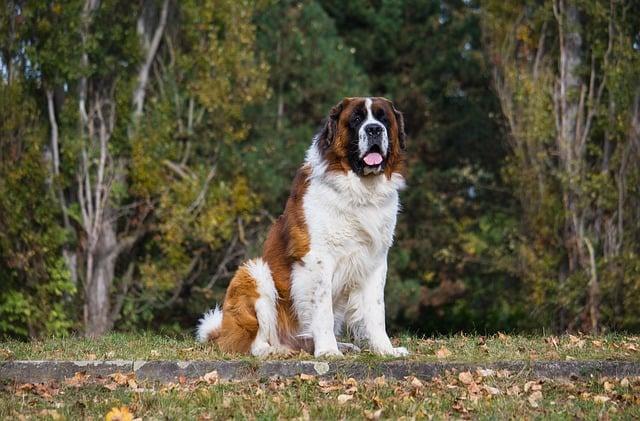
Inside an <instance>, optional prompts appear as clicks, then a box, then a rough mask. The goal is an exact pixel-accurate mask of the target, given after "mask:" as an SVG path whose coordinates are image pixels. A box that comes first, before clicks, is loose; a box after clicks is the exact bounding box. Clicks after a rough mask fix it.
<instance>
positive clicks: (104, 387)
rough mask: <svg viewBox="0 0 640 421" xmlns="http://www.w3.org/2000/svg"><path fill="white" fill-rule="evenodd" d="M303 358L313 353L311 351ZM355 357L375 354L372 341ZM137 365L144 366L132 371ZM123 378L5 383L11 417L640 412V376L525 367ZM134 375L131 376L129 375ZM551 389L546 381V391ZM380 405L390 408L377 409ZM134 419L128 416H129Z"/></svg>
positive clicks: (617, 341)
mask: <svg viewBox="0 0 640 421" xmlns="http://www.w3.org/2000/svg"><path fill="white" fill-rule="evenodd" d="M395 342H396V345H404V346H406V347H408V348H409V350H410V351H411V352H412V355H411V357H410V359H412V360H416V361H459V362H477V363H482V362H492V361H503V360H524V361H531V360H571V359H575V360H593V359H600V360H602V359H609V360H627V361H638V360H640V337H638V336H628V335H627V336H625V335H616V334H610V335H604V336H598V337H591V336H569V335H566V336H560V337H554V336H544V337H542V336H522V335H493V336H488V337H481V336H464V335H455V336H450V337H436V338H423V339H420V338H415V337H402V338H399V339H396V340H395ZM239 358H241V359H244V360H249V361H255V359H254V358H251V357H247V356H234V355H228V354H222V353H220V352H219V351H218V350H217V349H216V348H215V346H213V345H210V344H209V345H201V344H198V343H196V342H195V341H194V340H193V339H192V338H190V337H184V338H175V337H166V336H160V335H155V334H147V333H143V334H139V335H132V334H122V333H113V334H110V335H107V336H105V337H102V338H100V339H86V338H81V337H66V338H51V339H46V340H39V341H31V342H20V341H5V342H0V360H2V359H4V360H7V359H18V360H44V359H56V360H93V359H95V360H103V359H111V360H114V359H142V360H211V359H239ZM293 358H297V359H309V358H311V357H310V356H309V355H303V354H301V355H297V356H295V357H293ZM347 358H349V359H352V360H358V361H369V362H372V363H375V362H376V361H379V357H375V356H372V355H371V354H368V353H366V352H365V353H362V354H359V355H350V356H348V357H347ZM129 376H132V374H130V375H129ZM129 378H130V379H131V380H133V381H126V380H125V381H117V380H115V378H105V379H84V378H80V379H79V380H78V379H76V381H71V382H63V383H48V384H40V385H33V384H12V383H4V384H2V383H0V419H21V417H24V418H26V419H70V420H75V419H104V417H105V415H106V414H107V413H109V412H110V411H111V410H112V409H113V408H121V407H126V408H127V410H128V411H129V412H130V413H131V414H132V417H142V418H143V419H194V420H207V419H224V418H242V419H247V418H248V419H279V418H302V419H364V418H367V417H369V418H375V417H376V416H379V415H381V416H382V418H388V419H396V418H400V417H403V416H404V417H409V418H411V417H416V418H420V419H422V418H430V417H434V418H436V419H442V418H467V417H471V418H476V419H507V418H515V419H520V418H545V419H547V418H551V419H574V418H575V417H576V416H577V417H578V418H588V419H595V418H607V417H608V418H612V419H638V418H640V378H629V379H606V378H590V379H586V380H584V379H583V380H576V381H568V380H564V381H560V380H544V381H535V382H533V381H532V380H536V379H531V378H528V377H527V375H526V374H522V373H507V372H500V373H486V372H477V373H468V374H465V375H463V376H462V377H461V375H460V373H447V374H446V375H445V376H443V377H439V378H435V379H433V380H430V381H422V382H418V381H416V380H415V379H413V378H407V379H404V380H399V381H391V380H381V379H379V380H378V381H366V382H356V381H354V380H348V379H335V380H332V381H320V380H318V379H316V378H312V377H310V378H300V377H297V378H293V379H284V380H274V379H271V380H265V381H244V382H222V381H221V382H214V384H210V383H211V382H207V381H204V380H203V379H201V380H199V381H193V382H187V381H185V382H184V383H182V384H170V385H161V384H153V383H148V384H138V383H136V382H135V379H133V378H132V377H129ZM120 380H122V379H120ZM537 392H539V393H537ZM377 411H379V412H377ZM122 419H128V418H126V417H125V418H122Z"/></svg>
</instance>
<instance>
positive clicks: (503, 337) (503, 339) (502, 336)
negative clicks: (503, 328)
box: [498, 332, 509, 342]
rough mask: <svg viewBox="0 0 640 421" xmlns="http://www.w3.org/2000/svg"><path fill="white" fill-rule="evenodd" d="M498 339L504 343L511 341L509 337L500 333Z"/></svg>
mask: <svg viewBox="0 0 640 421" xmlns="http://www.w3.org/2000/svg"><path fill="white" fill-rule="evenodd" d="M498 339H500V340H501V341H503V342H506V341H507V340H508V339H509V337H508V336H507V335H505V334H504V333H502V332H498Z"/></svg>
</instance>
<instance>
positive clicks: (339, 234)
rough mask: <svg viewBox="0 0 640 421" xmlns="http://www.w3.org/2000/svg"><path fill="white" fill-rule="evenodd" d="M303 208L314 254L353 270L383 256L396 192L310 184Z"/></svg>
mask: <svg viewBox="0 0 640 421" xmlns="http://www.w3.org/2000/svg"><path fill="white" fill-rule="evenodd" d="M354 195H360V196H356V197H354ZM367 195H369V196H367ZM304 207H305V217H306V222H307V227H308V230H309V236H310V240H311V241H310V243H311V251H312V252H313V253H314V254H324V255H330V256H331V257H332V260H333V261H335V263H336V265H337V266H342V267H343V270H344V271H347V272H351V271H354V272H356V273H362V272H366V271H367V270H368V269H370V268H373V267H376V266H377V265H379V264H380V260H381V259H384V258H385V257H386V251H387V250H388V248H389V247H390V246H391V243H392V242H393V232H394V229H395V225H396V217H397V212H398V194H397V191H395V190H389V191H383V192H379V191H375V190H373V191H355V192H354V191H349V190H340V189H336V188H334V187H333V186H328V185H326V184H322V183H315V184H314V183H311V185H310V186H309V189H308V191H307V194H306V195H305V200H304ZM346 275H347V276H348V274H346Z"/></svg>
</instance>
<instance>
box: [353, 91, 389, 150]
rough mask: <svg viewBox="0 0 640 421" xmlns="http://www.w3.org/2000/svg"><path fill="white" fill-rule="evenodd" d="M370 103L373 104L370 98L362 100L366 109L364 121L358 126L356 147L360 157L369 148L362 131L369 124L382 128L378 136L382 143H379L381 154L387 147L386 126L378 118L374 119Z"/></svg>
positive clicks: (366, 138)
mask: <svg viewBox="0 0 640 421" xmlns="http://www.w3.org/2000/svg"><path fill="white" fill-rule="evenodd" d="M372 105H373V101H372V100H371V98H366V99H365V100H364V106H365V109H366V110H367V118H366V120H365V121H364V123H362V125H361V126H360V129H359V130H358V148H359V150H360V157H361V158H362V157H364V155H365V154H366V153H367V151H368V150H369V141H368V137H367V133H366V132H365V131H364V128H365V127H367V126H368V125H369V124H376V125H378V126H380V127H381V128H382V135H381V138H380V143H382V145H381V149H382V151H381V152H382V155H386V154H387V150H388V149H389V136H388V135H387V128H386V127H384V124H382V123H381V122H380V120H378V119H376V118H375V117H374V116H373V112H372V111H371V106H372Z"/></svg>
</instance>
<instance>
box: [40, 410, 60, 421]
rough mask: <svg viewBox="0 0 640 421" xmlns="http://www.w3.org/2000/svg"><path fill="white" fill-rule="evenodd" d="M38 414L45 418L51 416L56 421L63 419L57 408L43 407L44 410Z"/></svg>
mask: <svg viewBox="0 0 640 421" xmlns="http://www.w3.org/2000/svg"><path fill="white" fill-rule="evenodd" d="M38 415H40V416H41V417H43V418H45V417H48V418H51V419H53V420H54V421H56V420H61V419H62V415H60V413H59V412H58V411H56V410H55V409H43V410H42V411H40V413H39V414H38Z"/></svg>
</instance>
